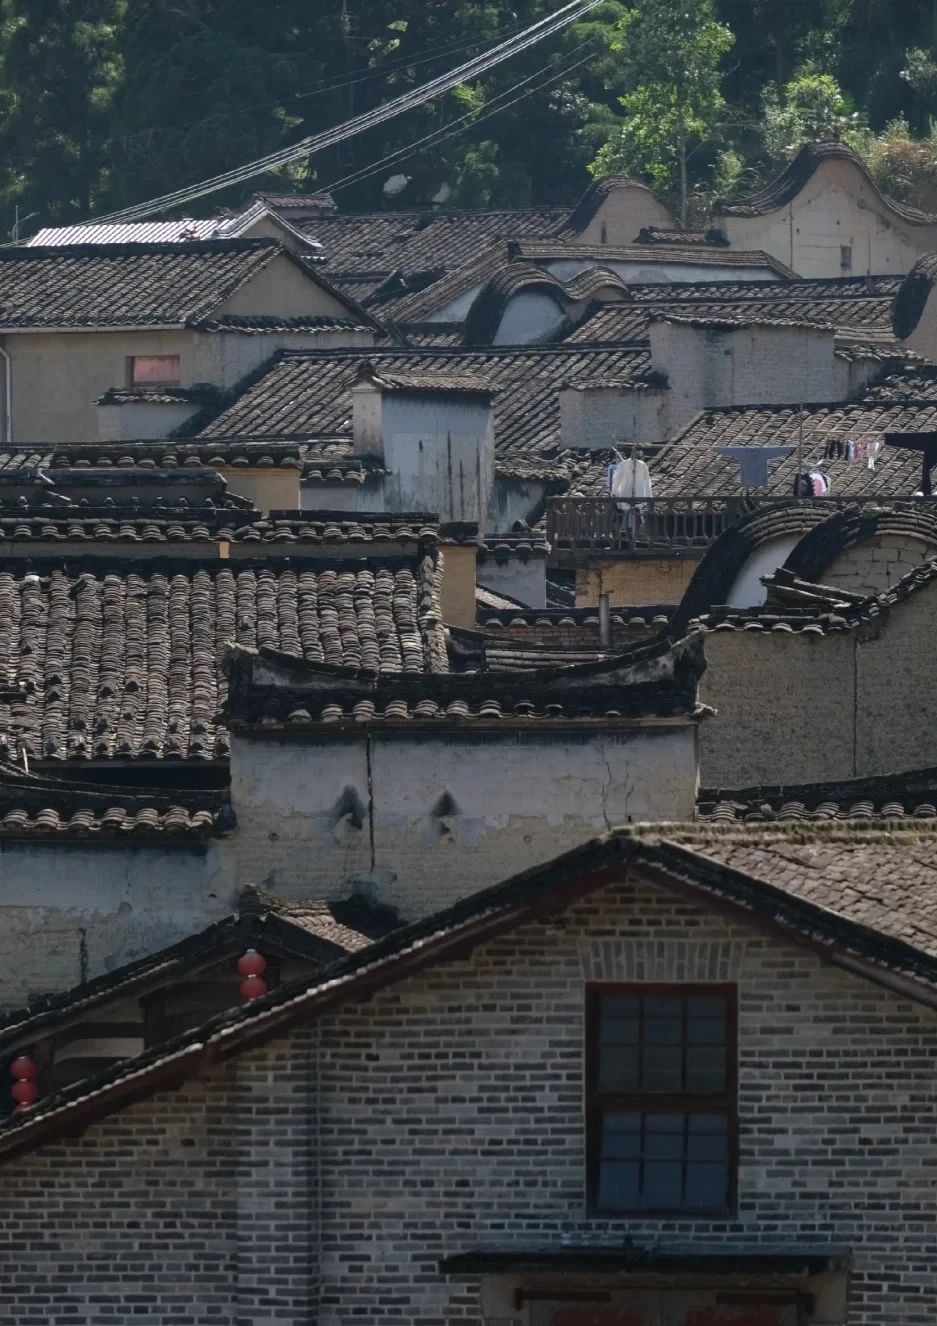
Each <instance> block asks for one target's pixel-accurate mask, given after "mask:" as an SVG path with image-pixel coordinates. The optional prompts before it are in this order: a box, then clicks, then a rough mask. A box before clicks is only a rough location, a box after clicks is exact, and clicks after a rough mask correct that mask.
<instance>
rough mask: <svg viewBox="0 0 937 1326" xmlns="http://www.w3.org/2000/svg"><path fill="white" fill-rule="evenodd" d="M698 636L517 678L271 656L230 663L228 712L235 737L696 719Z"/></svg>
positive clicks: (238, 657)
mask: <svg viewBox="0 0 937 1326" xmlns="http://www.w3.org/2000/svg"><path fill="white" fill-rule="evenodd" d="M701 642H702V636H701V635H700V634H698V633H697V634H695V635H693V636H689V637H687V638H686V639H684V640H682V641H679V642H677V643H671V642H670V641H668V640H665V639H659V640H654V641H652V642H651V643H649V644H639V645H637V646H634V647H632V648H631V649H630V650H628V651H627V652H623V653H620V654H617V655H615V656H610V657H608V658H606V659H605V660H604V661H602V662H599V663H586V664H580V665H574V666H566V665H565V664H564V665H563V666H560V665H558V664H557V661H556V658H555V657H551V658H550V659H548V660H547V661H546V662H545V664H544V666H543V667H541V668H539V669H536V670H533V671H532V670H530V669H529V668H525V669H524V670H523V671H515V670H510V671H503V672H498V671H488V672H481V673H471V672H465V673H446V674H445V675H436V676H421V677H415V676H413V677H407V676H399V677H397V678H396V679H394V680H393V681H392V680H391V679H390V678H384V677H381V676H374V675H369V673H368V672H367V671H366V670H365V669H356V670H352V669H346V670H344V671H341V672H340V671H336V670H334V669H333V670H331V671H323V669H321V668H319V667H316V666H314V665H309V664H307V663H304V662H302V661H301V660H297V659H295V658H290V657H287V656H286V655H283V654H279V653H277V651H275V650H270V649H261V650H260V651H251V650H243V649H242V650H234V651H232V652H231V653H230V654H229V655H228V660H227V668H228V673H229V679H230V685H229V698H228V706H227V709H226V713H227V716H228V718H229V720H230V723H231V726H232V728H233V729H235V730H243V729H253V728H258V727H259V728H261V729H267V728H270V727H273V726H279V727H283V728H287V729H289V730H291V731H301V730H303V729H304V728H321V727H322V726H323V725H324V726H327V727H333V728H334V727H340V726H341V725H343V724H344V725H347V726H350V727H355V726H359V725H361V724H364V723H368V724H371V723H378V724H381V725H385V724H386V725H392V724H397V723H402V724H404V725H406V726H407V727H408V728H412V727H414V726H419V725H421V724H423V723H429V724H431V725H432V726H434V727H441V726H442V725H444V724H446V725H448V724H452V723H456V724H462V723H469V724H471V725H472V726H483V725H484V724H486V723H494V724H496V725H498V726H507V725H508V724H518V723H519V724H520V725H521V726H524V727H526V726H527V724H528V723H529V722H530V721H531V720H532V719H537V720H539V721H540V722H542V723H544V724H550V723H551V722H563V723H565V724H569V723H570V722H582V721H585V722H587V723H594V722H595V721H596V720H598V722H599V723H600V724H601V725H602V726H603V727H604V726H607V725H608V724H609V723H611V724H613V725H614V724H615V723H617V722H624V723H629V722H633V721H634V719H635V718H639V719H640V718H642V717H643V718H680V719H681V720H690V719H694V718H697V717H699V714H700V711H699V708H698V705H697V697H696V691H697V681H698V678H699V675H700V673H701V671H702V667H703V654H702V643H701Z"/></svg>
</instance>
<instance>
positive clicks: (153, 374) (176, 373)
mask: <svg viewBox="0 0 937 1326" xmlns="http://www.w3.org/2000/svg"><path fill="white" fill-rule="evenodd" d="M181 374H182V365H181V362H180V359H179V356H178V355H133V356H132V358H131V360H130V375H129V376H130V386H131V387H178V386H181V384H182V376H181Z"/></svg>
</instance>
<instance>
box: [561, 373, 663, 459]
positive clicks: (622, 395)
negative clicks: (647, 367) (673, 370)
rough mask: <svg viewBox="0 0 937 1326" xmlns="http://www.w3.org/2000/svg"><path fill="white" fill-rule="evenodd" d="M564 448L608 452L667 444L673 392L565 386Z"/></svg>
mask: <svg viewBox="0 0 937 1326" xmlns="http://www.w3.org/2000/svg"><path fill="white" fill-rule="evenodd" d="M557 398H558V400H559V406H560V439H561V441H562V444H563V446H564V447H575V448H577V449H578V448H582V447H589V448H591V449H593V450H595V451H606V450H608V448H609V447H615V446H621V444H622V443H623V442H624V443H627V442H643V443H645V444H646V445H652V444H655V443H659V442H666V441H668V440H669V439H670V438H671V437H672V436H673V434H674V432H675V431H676V430H675V429H672V428H671V414H670V392H669V390H668V389H667V388H665V387H607V386H594V387H589V386H585V385H583V386H578V387H564V388H562V389H561V390H560V391H559V392H558V393H557Z"/></svg>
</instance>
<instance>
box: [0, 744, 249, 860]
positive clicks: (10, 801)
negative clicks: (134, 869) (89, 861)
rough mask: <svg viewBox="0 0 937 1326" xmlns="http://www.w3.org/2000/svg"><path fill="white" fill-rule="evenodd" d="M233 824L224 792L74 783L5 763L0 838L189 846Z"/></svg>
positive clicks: (0, 770) (1, 766)
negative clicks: (157, 841)
mask: <svg viewBox="0 0 937 1326" xmlns="http://www.w3.org/2000/svg"><path fill="white" fill-rule="evenodd" d="M232 824H233V816H232V813H231V808H230V806H229V804H228V799H227V793H224V792H220V791H212V790H210V789H205V788H191V789H189V788H174V789H172V790H171V791H167V790H166V789H156V788H131V787H119V786H105V785H103V784H95V783H90V784H88V783H69V782H65V781H63V780H62V779H58V778H49V777H45V776H43V775H41V774H36V773H26V772H25V771H24V770H23V769H21V768H20V767H19V766H18V765H12V764H8V763H3V762H0V840H2V839H10V838H26V839H37V838H42V839H48V840H49V841H51V842H63V841H71V840H73V839H81V840H82V841H84V842H86V843H88V844H91V843H95V842H105V841H113V840H115V839H123V840H126V839H133V840H134V841H136V840H138V839H141V838H142V839H146V838H153V837H157V838H159V839H160V840H161V841H163V842H164V843H168V842H169V841H170V840H172V841H176V840H178V841H179V842H181V843H185V844H187V845H189V844H194V843H195V842H197V841H199V840H204V839H206V838H210V837H213V836H217V835H218V834H220V833H225V832H227V831H228V830H229V829H230V828H231V827H232Z"/></svg>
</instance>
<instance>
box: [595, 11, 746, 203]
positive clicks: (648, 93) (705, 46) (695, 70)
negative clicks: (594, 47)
mask: <svg viewBox="0 0 937 1326" xmlns="http://www.w3.org/2000/svg"><path fill="white" fill-rule="evenodd" d="M733 40H734V39H733V36H732V33H731V32H730V31H729V29H728V28H727V27H726V26H725V24H724V23H719V22H717V21H716V19H715V17H714V15H713V10H712V5H711V3H710V0H696V2H695V3H693V4H690V3H688V0H657V3H655V4H654V5H649V4H642V5H636V6H634V7H633V8H631V9H628V10H626V11H625V13H624V14H623V15H622V16H621V18H620V19H619V20H618V22H617V23H616V25H615V27H614V29H613V30H612V35H611V41H610V45H611V49H612V52H613V53H614V54H615V55H616V56H617V57H618V58H617V66H618V70H619V72H620V75H621V77H622V78H623V79H624V80H625V84H626V87H627V90H626V91H625V92H624V93H623V94H622V96H621V97H620V98H619V104H620V106H621V109H622V111H623V114H624V118H623V122H622V124H621V126H620V128H619V129H618V130H617V131H616V133H615V135H614V136H613V137H612V138H611V139H610V140H609V141H608V143H606V144H605V146H604V147H603V148H602V149H601V150H600V152H599V153H598V155H597V156H596V158H595V161H594V162H593V164H592V167H591V168H592V170H593V173H594V174H598V175H608V174H610V173H612V172H620V173H623V174H626V175H630V174H634V175H644V176H646V177H647V178H648V179H650V180H651V182H652V183H653V184H654V185H655V186H656V187H657V188H658V189H660V190H661V191H662V192H663V193H672V192H674V191H676V192H677V194H678V196H679V200H680V211H681V215H682V216H683V218H684V219H686V207H687V194H688V159H689V156H690V153H691V152H693V151H695V150H697V149H698V148H699V147H700V146H701V145H702V144H704V143H706V142H709V141H711V140H712V138H713V136H714V133H715V131H716V127H717V125H718V117H719V114H720V112H721V110H722V109H723V106H724V105H725V101H724V99H723V95H722V70H721V65H722V60H723V57H724V56H725V55H726V53H727V52H728V51H729V49H730V48H731V46H732V43H733Z"/></svg>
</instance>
